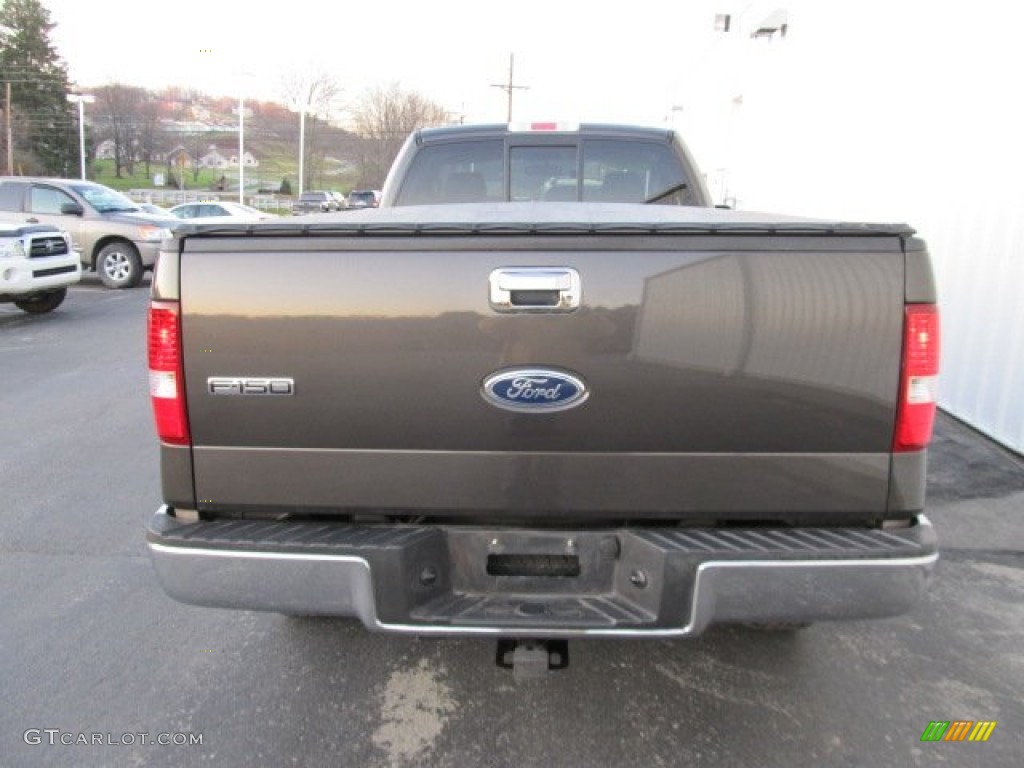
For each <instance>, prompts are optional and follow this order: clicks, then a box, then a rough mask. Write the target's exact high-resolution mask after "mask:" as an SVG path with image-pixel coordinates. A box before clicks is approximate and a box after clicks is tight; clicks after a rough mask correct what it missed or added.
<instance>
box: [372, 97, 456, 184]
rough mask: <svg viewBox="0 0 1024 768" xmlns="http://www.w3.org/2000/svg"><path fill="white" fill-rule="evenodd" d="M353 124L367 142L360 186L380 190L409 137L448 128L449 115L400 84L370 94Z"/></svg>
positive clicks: (437, 105) (433, 103)
mask: <svg viewBox="0 0 1024 768" xmlns="http://www.w3.org/2000/svg"><path fill="white" fill-rule="evenodd" d="M352 119H353V124H354V126H355V129H356V133H358V134H359V135H360V136H361V137H362V138H363V139H364V152H363V154H362V157H361V158H360V171H361V175H362V179H361V180H360V184H363V185H366V186H368V187H380V185H381V184H382V183H383V182H384V177H385V176H386V175H387V172H388V169H389V168H390V167H391V163H392V162H393V161H394V159H395V156H396V155H397V154H398V150H399V149H401V148H402V143H403V142H404V141H405V139H406V137H407V136H408V135H409V134H410V133H412V132H413V131H415V130H418V129H419V128H428V127H431V126H437V125H445V124H446V123H448V122H450V116H449V114H448V111H447V110H446V109H445V108H444V107H442V106H441V105H440V104H437V103H436V102H433V101H431V100H430V99H428V98H426V97H425V96H423V95H421V94H419V93H416V92H415V91H404V90H402V89H401V88H400V87H399V85H398V84H397V83H392V84H391V85H389V86H387V87H380V86H378V87H376V88H373V89H371V90H369V91H367V92H366V93H365V94H364V95H363V97H362V98H361V99H360V101H359V103H358V104H357V105H356V107H355V109H353V110H352Z"/></svg>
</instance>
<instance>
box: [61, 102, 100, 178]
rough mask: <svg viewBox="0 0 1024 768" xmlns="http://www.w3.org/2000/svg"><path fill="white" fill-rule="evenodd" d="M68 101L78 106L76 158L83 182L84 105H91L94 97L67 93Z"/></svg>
mask: <svg viewBox="0 0 1024 768" xmlns="http://www.w3.org/2000/svg"><path fill="white" fill-rule="evenodd" d="M68 101H70V102H71V103H72V104H77V105H78V157H79V159H80V161H81V168H82V180H83V181H84V180H85V105H86V104H92V103H93V102H94V101H96V97H95V96H93V95H92V94H91V93H69V94H68Z"/></svg>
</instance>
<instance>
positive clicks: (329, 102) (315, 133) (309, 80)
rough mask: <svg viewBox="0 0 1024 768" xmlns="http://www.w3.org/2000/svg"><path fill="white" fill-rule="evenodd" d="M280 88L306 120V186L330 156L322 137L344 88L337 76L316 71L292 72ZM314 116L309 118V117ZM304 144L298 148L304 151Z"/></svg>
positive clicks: (295, 109)
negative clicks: (306, 72)
mask: <svg viewBox="0 0 1024 768" xmlns="http://www.w3.org/2000/svg"><path fill="white" fill-rule="evenodd" d="M281 91H282V93H283V95H284V98H285V103H286V104H288V107H289V108H290V109H292V110H293V111H295V112H299V113H300V118H299V119H300V121H304V122H305V132H304V133H305V135H304V136H300V141H304V142H305V154H304V155H303V157H304V168H303V174H302V175H303V176H304V177H305V178H304V179H300V185H301V186H302V187H303V188H305V187H307V186H308V184H307V182H308V181H309V180H310V179H312V178H317V177H319V176H320V175H322V173H323V170H324V165H325V162H326V159H327V145H326V143H325V142H324V141H322V134H323V133H324V128H325V127H326V126H327V121H328V120H329V119H330V117H331V116H332V115H333V114H334V113H335V112H336V111H337V109H338V102H339V99H340V97H341V93H342V89H341V86H339V85H338V82H337V80H335V78H334V76H333V75H331V74H329V73H327V72H324V71H320V72H315V73H313V74H297V73H292V74H289V75H286V76H285V77H284V79H283V80H282V84H281ZM307 117H308V118H311V119H306V118H307ZM302 151H303V148H302V147H300V148H299V152H302Z"/></svg>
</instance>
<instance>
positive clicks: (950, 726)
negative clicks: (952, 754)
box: [921, 720, 997, 741]
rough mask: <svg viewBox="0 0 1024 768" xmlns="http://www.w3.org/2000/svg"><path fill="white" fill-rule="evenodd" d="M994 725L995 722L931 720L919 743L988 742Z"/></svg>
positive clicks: (994, 727)
mask: <svg viewBox="0 0 1024 768" xmlns="http://www.w3.org/2000/svg"><path fill="white" fill-rule="evenodd" d="M996 725H997V723H996V721H995V720H979V721H977V722H975V721H974V720H932V721H931V722H930V723H928V727H927V728H925V729H924V733H922V734H921V741H988V737H989V736H991V735H992V731H994V730H995V729H996Z"/></svg>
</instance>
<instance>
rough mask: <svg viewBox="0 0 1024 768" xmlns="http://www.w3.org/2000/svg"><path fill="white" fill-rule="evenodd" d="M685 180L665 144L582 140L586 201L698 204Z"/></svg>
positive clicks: (674, 157)
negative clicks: (650, 201)
mask: <svg viewBox="0 0 1024 768" xmlns="http://www.w3.org/2000/svg"><path fill="white" fill-rule="evenodd" d="M686 182H687V179H686V178H685V176H684V173H683V167H682V165H681V164H680V162H679V159H678V158H677V157H676V155H675V153H674V152H672V150H671V149H670V148H669V147H668V146H667V145H665V144H658V143H654V142H640V141H615V140H613V139H588V140H586V141H584V142H583V199H584V200H595V201H603V202H606V203H642V202H645V201H648V200H656V201H657V202H662V203H667V204H669V205H695V204H696V200H695V199H694V197H693V194H692V191H691V190H690V189H689V188H687V187H685V186H683V185H685V184H686ZM670 190H671V191H670ZM666 193H667V194H666ZM662 195H664V197H661V196H662Z"/></svg>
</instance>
